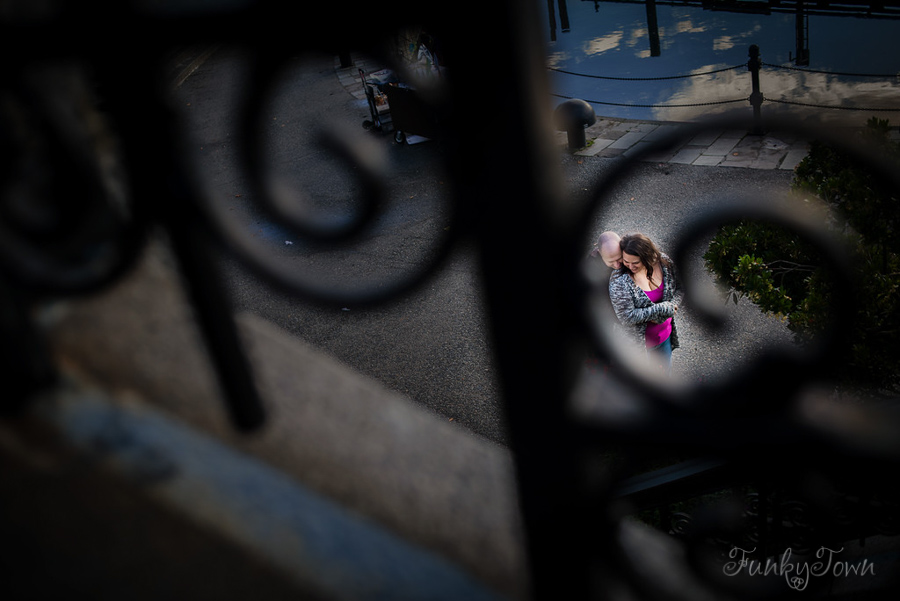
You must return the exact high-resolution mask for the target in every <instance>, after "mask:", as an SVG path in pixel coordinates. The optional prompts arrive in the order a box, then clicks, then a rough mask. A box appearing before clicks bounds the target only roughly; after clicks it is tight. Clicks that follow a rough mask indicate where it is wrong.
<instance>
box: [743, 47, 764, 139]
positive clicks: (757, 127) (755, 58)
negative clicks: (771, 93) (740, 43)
mask: <svg viewBox="0 0 900 601" xmlns="http://www.w3.org/2000/svg"><path fill="white" fill-rule="evenodd" d="M761 64H762V62H761V61H760V60H759V46H757V45H756V44H753V45H752V46H750V60H749V61H747V69H749V70H750V81H751V82H752V84H753V90H752V91H751V92H750V106H752V107H753V132H752V133H753V134H754V135H757V136H758V135H762V133H763V131H762V116H761V111H760V107H761V106H762V103H763V95H762V92H760V91H759V67H760V65H761Z"/></svg>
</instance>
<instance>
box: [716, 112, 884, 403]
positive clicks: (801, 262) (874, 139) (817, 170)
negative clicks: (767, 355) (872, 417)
mask: <svg viewBox="0 0 900 601" xmlns="http://www.w3.org/2000/svg"><path fill="white" fill-rule="evenodd" d="M888 132H889V125H888V122H887V121H883V120H879V119H870V120H869V122H868V123H867V126H866V128H865V129H864V130H863V131H862V132H861V133H860V135H861V136H864V138H865V143H866V144H868V145H869V147H870V148H875V149H877V150H878V152H880V153H882V155H883V156H885V157H889V158H893V159H894V160H896V162H897V164H898V167H900V145H898V144H897V143H894V142H891V141H890V139H889V136H888ZM792 187H793V188H794V189H795V190H797V191H799V192H802V193H805V194H808V195H810V196H815V197H817V198H819V199H821V200H822V201H824V203H825V204H826V205H827V206H828V207H829V208H831V209H832V210H833V211H834V214H835V215H838V216H839V217H840V218H841V219H842V220H845V222H846V224H845V225H844V224H842V225H838V224H837V223H833V224H832V227H834V228H840V229H839V231H838V232H837V233H839V234H840V235H841V236H843V237H844V238H845V239H846V240H847V242H848V245H849V247H850V248H851V249H853V251H854V257H853V258H854V266H855V269H857V271H858V272H859V278H858V286H859V289H857V290H854V299H855V301H856V306H857V315H856V316H855V318H856V323H857V324H858V327H857V328H856V329H855V334H854V336H853V340H852V345H851V349H850V351H849V359H848V361H847V362H846V363H845V364H844V365H843V366H842V368H841V372H840V373H839V374H837V375H838V377H839V379H840V380H841V381H842V382H843V383H844V384H847V385H852V386H855V387H863V388H868V389H891V390H896V389H897V388H898V386H900V370H898V365H900V344H898V342H900V291H898V287H900V255H898V251H900V245H898V243H900V231H898V226H900V199H898V197H897V192H896V191H895V190H891V189H888V188H885V187H883V186H882V185H881V183H880V181H879V180H878V178H876V177H875V175H874V174H873V173H872V172H871V170H870V169H868V168H867V167H866V165H864V164H860V163H859V161H857V160H855V159H853V157H851V156H849V155H847V154H846V153H844V152H842V151H840V150H838V149H835V148H833V147H830V146H828V145H826V144H823V143H820V142H814V143H812V144H811V145H810V151H809V153H808V155H807V157H806V158H805V159H804V160H803V161H802V162H801V163H800V165H798V167H797V169H796V172H795V176H794V181H793V183H792ZM704 259H705V260H706V264H707V266H708V268H709V269H710V270H711V271H712V272H713V274H714V275H715V276H716V278H717V279H718V280H719V281H720V282H721V283H722V284H724V285H726V286H727V287H728V288H729V290H730V292H729V294H731V295H732V297H733V298H734V300H735V301H736V300H737V298H738V296H740V295H745V296H747V297H748V298H749V299H750V300H751V301H753V302H754V303H756V304H757V305H758V306H759V307H760V308H761V309H762V310H763V311H766V312H768V313H771V314H775V315H778V316H780V317H782V318H783V319H785V320H786V321H787V324H788V327H789V328H790V329H791V331H792V332H793V333H794V335H795V337H796V338H797V339H798V341H799V342H801V343H804V342H807V341H809V340H811V339H813V338H814V336H815V334H817V333H820V332H821V331H822V330H823V329H824V328H826V327H828V323H829V315H828V311H829V307H830V303H829V295H830V287H831V286H833V285H851V284H850V283H848V282H842V283H840V284H837V283H834V282H832V279H831V277H830V276H829V274H827V273H825V272H824V270H823V268H822V267H821V265H820V261H819V259H818V253H817V252H816V251H815V249H814V248H812V247H811V246H809V245H808V244H805V243H804V242H802V241H801V240H800V239H798V237H797V235H796V234H795V233H792V232H790V231H788V230H785V229H784V228H782V227H781V226H778V225H775V224H771V223H765V222H757V221H742V222H739V223H737V224H735V225H728V226H724V227H722V228H720V230H719V231H718V233H717V235H716V236H715V238H713V240H712V242H711V243H710V246H709V249H708V250H707V252H706V253H705V255H704Z"/></svg>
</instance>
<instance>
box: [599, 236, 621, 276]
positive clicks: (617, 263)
mask: <svg viewBox="0 0 900 601" xmlns="http://www.w3.org/2000/svg"><path fill="white" fill-rule="evenodd" d="M619 240H620V238H619V234H617V233H615V232H603V233H602V234H600V237H599V238H597V248H595V249H594V252H592V253H591V254H592V255H593V256H599V257H600V258H601V259H602V260H603V263H604V264H605V265H606V266H607V267H609V268H611V269H619V268H620V267H622V249H621V248H619Z"/></svg>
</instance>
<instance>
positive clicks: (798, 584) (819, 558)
mask: <svg viewBox="0 0 900 601" xmlns="http://www.w3.org/2000/svg"><path fill="white" fill-rule="evenodd" d="M843 550H844V548H843V547H841V548H840V549H838V550H834V549H829V548H828V547H820V548H819V550H818V551H816V561H813V562H811V563H810V562H809V561H792V560H791V557H792V555H793V553H792V551H791V549H790V548H788V549H785V551H784V553H782V554H781V557H780V558H777V559H773V558H771V557H770V558H767V559H766V561H765V563H762V562H761V561H759V560H756V559H751V558H750V556H751V555H752V554H753V553H754V552H755V551H756V549H755V548H754V549H751V550H750V551H747V550H745V549H741V548H740V547H734V548H733V549H731V551H729V553H728V557H729V559H732V560H734V561H729V562H728V563H726V564H725V565H724V566H722V571H723V572H724V573H725V575H726V576H737V575H738V574H740V573H741V572H746V573H747V574H748V575H750V576H770V575H772V574H774V575H776V576H783V577H784V580H785V582H787V585H788V586H789V587H791V588H792V589H794V590H797V591H802V590H805V589H806V587H807V585H809V582H810V580H811V579H812V578H821V577H823V576H834V577H839V578H840V577H844V578H846V577H849V576H867V575H868V576H874V575H875V564H873V563H871V562H869V560H868V559H863V560H862V561H858V562H856V563H851V562H848V561H839V560H838V559H837V558H836V557H835V556H836V555H837V554H838V553H841V552H842V551H843Z"/></svg>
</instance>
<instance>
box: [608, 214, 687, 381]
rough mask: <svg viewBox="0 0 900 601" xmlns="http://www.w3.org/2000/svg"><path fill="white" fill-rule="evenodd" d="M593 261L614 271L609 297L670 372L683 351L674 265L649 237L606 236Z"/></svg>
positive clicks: (653, 357) (631, 329) (640, 340)
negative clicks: (676, 352) (675, 353)
mask: <svg viewBox="0 0 900 601" xmlns="http://www.w3.org/2000/svg"><path fill="white" fill-rule="evenodd" d="M591 256H593V257H599V258H600V259H601V260H602V261H603V263H604V264H606V266H607V267H609V268H611V269H612V270H613V271H612V274H611V275H610V278H609V298H610V301H611V302H612V306H613V310H614V311H615V313H616V317H618V318H619V321H620V322H621V323H622V325H623V326H624V327H625V330H626V332H627V333H628V335H629V336H630V337H631V338H633V339H634V341H635V342H636V343H637V344H639V345H640V346H641V347H642V348H644V349H646V351H647V354H648V356H649V357H650V359H651V361H652V364H653V365H654V366H658V367H659V368H660V369H661V370H663V371H664V372H665V373H667V374H668V373H671V370H672V351H673V350H674V349H676V348H678V346H679V345H678V330H677V329H676V327H675V315H676V313H677V312H678V307H679V306H680V305H681V301H682V298H683V297H684V290H683V289H682V286H681V281H680V279H679V277H678V272H677V270H676V269H675V264H674V263H673V262H672V260H671V259H670V258H669V257H668V256H667V255H666V254H665V253H662V252H660V250H659V248H657V246H656V245H655V244H654V243H653V242H652V241H651V240H650V238H648V237H647V236H645V235H644V234H628V235H626V236H624V237H619V235H618V234H616V233H615V232H603V233H602V234H600V238H599V239H598V240H597V245H596V246H595V248H594V250H593V251H592V252H591Z"/></svg>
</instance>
